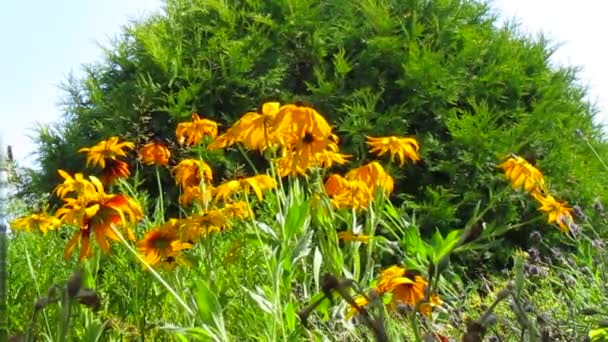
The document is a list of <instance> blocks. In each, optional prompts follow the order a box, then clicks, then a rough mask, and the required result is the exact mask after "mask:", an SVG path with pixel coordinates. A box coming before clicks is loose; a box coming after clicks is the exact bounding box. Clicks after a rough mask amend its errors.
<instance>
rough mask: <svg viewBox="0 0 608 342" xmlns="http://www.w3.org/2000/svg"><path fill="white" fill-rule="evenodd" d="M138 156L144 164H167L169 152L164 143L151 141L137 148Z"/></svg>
mask: <svg viewBox="0 0 608 342" xmlns="http://www.w3.org/2000/svg"><path fill="white" fill-rule="evenodd" d="M139 156H140V158H141V162H142V163H144V164H145V165H167V164H169V158H170V157H171V152H170V151H169V149H168V148H167V146H165V145H164V144H162V143H159V142H151V143H147V144H145V145H144V146H143V147H142V148H141V149H140V150H139Z"/></svg>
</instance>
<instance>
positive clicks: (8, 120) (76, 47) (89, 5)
mask: <svg viewBox="0 0 608 342" xmlns="http://www.w3.org/2000/svg"><path fill="white" fill-rule="evenodd" d="M161 5H162V2H161V1H160V0H18V1H17V0H15V1H10V0H7V1H3V2H2V10H0V32H2V39H0V42H1V44H2V53H0V104H1V105H0V119H1V120H0V122H1V124H0V134H1V135H2V141H3V143H4V144H6V145H12V146H13V152H14V154H15V158H16V159H17V160H18V161H19V162H20V163H22V164H24V165H31V164H32V163H33V161H34V158H32V157H29V158H28V157H27V156H28V155H29V154H31V153H32V152H33V151H34V148H35V146H34V144H33V143H32V142H31V141H30V139H29V138H28V137H27V136H28V135H31V134H32V131H31V129H32V128H34V127H35V126H36V123H37V122H39V123H49V122H54V121H57V120H58V119H59V117H60V115H61V109H60V107H59V106H58V103H59V102H60V100H61V97H62V95H63V92H62V91H61V89H59V84H60V83H61V82H63V81H64V80H65V79H66V77H67V75H68V74H69V73H70V72H74V73H75V74H76V75H78V74H79V73H81V71H82V70H81V67H80V66H81V65H82V64H85V63H92V62H95V61H98V60H100V59H101V57H102V52H101V49H100V48H99V43H101V44H102V45H106V44H107V43H108V42H109V40H110V38H112V37H115V36H116V35H117V34H118V33H119V32H120V29H121V26H122V25H124V24H127V23H128V22H129V20H131V19H134V18H139V17H141V16H143V15H146V14H148V13H152V12H154V11H158V10H159V9H160V7H161Z"/></svg>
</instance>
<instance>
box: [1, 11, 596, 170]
mask: <svg viewBox="0 0 608 342" xmlns="http://www.w3.org/2000/svg"><path fill="white" fill-rule="evenodd" d="M603 3H604V2H603V1H599V0H578V1H576V3H575V4H574V5H573V2H572V1H571V0H494V5H495V6H496V7H497V9H499V10H501V11H502V13H503V18H512V17H517V18H519V21H520V22H521V24H522V27H523V28H524V29H525V30H527V31H530V32H539V31H543V32H544V33H546V34H547V35H548V36H549V37H550V38H552V39H553V40H555V41H556V42H562V43H563V45H562V47H561V48H560V49H559V50H558V52H557V53H556V54H555V56H554V62H555V63H556V64H570V65H580V66H582V67H583V70H582V73H581V74H580V76H581V82H582V83H583V84H585V85H589V86H590V87H591V89H590V93H589V97H590V100H592V101H595V102H596V103H597V104H598V107H599V108H600V110H601V113H600V115H599V116H598V117H597V119H598V121H600V122H606V123H608V63H607V61H608V48H607V47H605V46H604V44H603V42H604V41H605V37H604V36H603V34H602V33H604V32H608V23H607V20H605V18H604V17H603V16H604V14H605V10H604V9H605V6H604V5H603ZM161 5H162V2H161V0H103V1H102V0H53V1H51V0H47V1H44V0H38V1H33V0H20V1H5V2H3V5H2V10H1V11H0V32H2V40H0V42H2V44H3V46H2V53H1V54H0V104H1V107H0V119H1V121H0V122H1V124H0V135H2V140H3V141H4V144H10V145H13V152H14V154H15V157H16V159H17V160H18V161H19V162H20V163H21V164H22V165H28V166H31V165H32V164H33V162H34V157H32V156H31V154H32V152H33V151H34V148H35V146H34V144H33V143H32V142H31V141H30V139H29V138H28V135H31V134H32V128H34V127H35V126H36V123H42V124H45V123H50V122H55V121H57V120H58V119H59V118H60V115H61V109H60V107H59V106H58V103H59V102H60V100H61V97H62V91H61V90H60V89H59V84H60V83H61V82H62V81H64V80H65V79H66V77H67V75H68V74H69V73H70V72H74V73H75V74H76V75H78V74H79V73H80V72H81V67H80V66H81V65H82V64H85V63H92V62H95V61H98V60H100V58H101V57H102V54H101V49H100V48H99V44H100V43H101V44H102V45H106V44H107V43H108V41H109V39H110V38H112V37H114V36H116V35H117V34H118V33H119V32H120V28H121V26H122V25H124V24H126V23H128V22H129V20H130V19H133V18H139V17H141V16H144V15H146V14H149V13H152V12H154V11H158V10H159V9H160V6H161Z"/></svg>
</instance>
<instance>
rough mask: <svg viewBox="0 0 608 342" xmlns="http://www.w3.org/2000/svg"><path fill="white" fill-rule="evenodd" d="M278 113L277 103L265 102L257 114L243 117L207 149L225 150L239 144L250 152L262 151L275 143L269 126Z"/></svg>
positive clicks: (253, 113) (250, 113)
mask: <svg viewBox="0 0 608 342" xmlns="http://www.w3.org/2000/svg"><path fill="white" fill-rule="evenodd" d="M278 112H279V103H278V102H266V103H264V104H263V105H262V108H261V110H260V112H259V113H257V112H249V113H246V114H245V115H243V117H241V118H240V119H239V120H238V121H237V122H235V123H234V125H232V127H230V128H229V129H228V130H227V131H226V132H225V133H224V134H222V135H220V136H219V137H217V139H216V140H215V141H214V142H212V143H211V144H210V145H209V149H217V148H225V147H228V146H230V145H232V144H234V143H241V144H243V145H244V146H245V147H246V148H248V149H250V150H259V151H263V150H265V149H266V148H268V147H269V146H270V145H271V144H273V143H276V141H275V139H274V134H273V132H271V130H270V124H271V123H272V122H273V121H274V119H275V117H276V115H277V113H278Z"/></svg>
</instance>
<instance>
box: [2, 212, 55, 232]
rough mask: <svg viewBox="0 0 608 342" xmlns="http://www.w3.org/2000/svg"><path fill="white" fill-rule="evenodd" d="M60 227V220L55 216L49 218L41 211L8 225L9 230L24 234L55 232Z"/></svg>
mask: <svg viewBox="0 0 608 342" xmlns="http://www.w3.org/2000/svg"><path fill="white" fill-rule="evenodd" d="M60 225H61V220H59V219H58V218H56V217H55V216H51V215H49V214H47V213H46V211H42V212H40V213H34V214H31V215H28V216H25V217H22V218H19V219H16V220H13V221H12V222H11V223H10V226H11V229H13V230H22V231H26V232H34V231H41V232H43V233H44V234H46V232H48V231H51V230H55V229H57V227H59V226H60Z"/></svg>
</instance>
